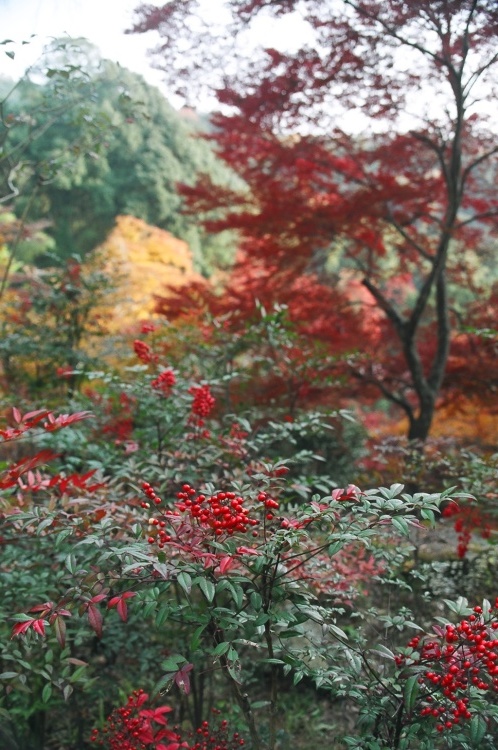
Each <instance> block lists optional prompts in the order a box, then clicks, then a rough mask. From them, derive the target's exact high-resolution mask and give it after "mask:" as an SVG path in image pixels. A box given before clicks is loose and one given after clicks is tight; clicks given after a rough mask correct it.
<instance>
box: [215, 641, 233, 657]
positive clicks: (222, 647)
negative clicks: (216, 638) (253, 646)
mask: <svg viewBox="0 0 498 750" xmlns="http://www.w3.org/2000/svg"><path fill="white" fill-rule="evenodd" d="M229 648H230V643H228V641H223V643H218V645H217V646H216V648H215V649H214V651H213V656H223V654H226V652H227V651H228V649H229Z"/></svg>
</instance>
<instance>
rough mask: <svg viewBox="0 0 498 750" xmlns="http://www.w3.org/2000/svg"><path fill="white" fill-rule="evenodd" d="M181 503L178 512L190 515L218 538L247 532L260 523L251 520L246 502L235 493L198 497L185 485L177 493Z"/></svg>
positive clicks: (178, 504)
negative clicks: (244, 504) (207, 527)
mask: <svg viewBox="0 0 498 750" xmlns="http://www.w3.org/2000/svg"><path fill="white" fill-rule="evenodd" d="M176 496H177V498H178V500H179V501H180V502H178V503H176V507H177V508H178V510H180V511H182V512H187V513H189V514H190V515H191V516H192V518H194V519H196V520H197V521H198V522H199V523H200V524H201V525H203V526H209V527H211V528H212V529H213V530H214V533H215V534H216V535H217V536H221V535H222V534H230V535H231V534H234V533H235V532H236V531H239V532H242V533H243V532H245V531H247V530H248V528H249V527H250V526H257V524H258V523H259V522H258V521H257V520H255V519H253V518H249V510H248V509H247V508H244V506H243V503H244V500H243V498H242V497H240V496H239V495H237V494H236V493H235V492H217V493H216V494H215V495H210V496H206V495H202V494H200V495H198V494H197V492H196V491H195V490H194V488H193V487H191V486H190V485H189V484H184V485H183V487H182V491H181V492H178V493H177V495H176Z"/></svg>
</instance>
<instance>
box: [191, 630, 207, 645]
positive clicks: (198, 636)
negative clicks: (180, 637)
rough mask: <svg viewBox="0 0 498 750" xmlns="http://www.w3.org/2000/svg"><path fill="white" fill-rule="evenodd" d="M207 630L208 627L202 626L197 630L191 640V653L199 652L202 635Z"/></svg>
mask: <svg viewBox="0 0 498 750" xmlns="http://www.w3.org/2000/svg"><path fill="white" fill-rule="evenodd" d="M205 629H206V625H200V626H199V627H198V628H196V630H195V632H194V634H193V636H192V638H191V640H190V650H191V651H197V649H198V648H199V646H200V645H201V635H202V633H203V632H204V630H205Z"/></svg>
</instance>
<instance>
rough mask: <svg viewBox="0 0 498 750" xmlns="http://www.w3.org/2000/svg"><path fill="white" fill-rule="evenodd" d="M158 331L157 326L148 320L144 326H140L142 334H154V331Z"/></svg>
mask: <svg viewBox="0 0 498 750" xmlns="http://www.w3.org/2000/svg"><path fill="white" fill-rule="evenodd" d="M155 330H156V326H155V325H154V323H150V322H149V321H147V320H144V322H143V323H142V325H141V326H140V333H143V334H147V333H153V331H155Z"/></svg>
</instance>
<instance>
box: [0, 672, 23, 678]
mask: <svg viewBox="0 0 498 750" xmlns="http://www.w3.org/2000/svg"><path fill="white" fill-rule="evenodd" d="M18 674H19V673H18V672H2V674H0V680H11V679H12V678H13V677H17V675H18Z"/></svg>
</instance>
